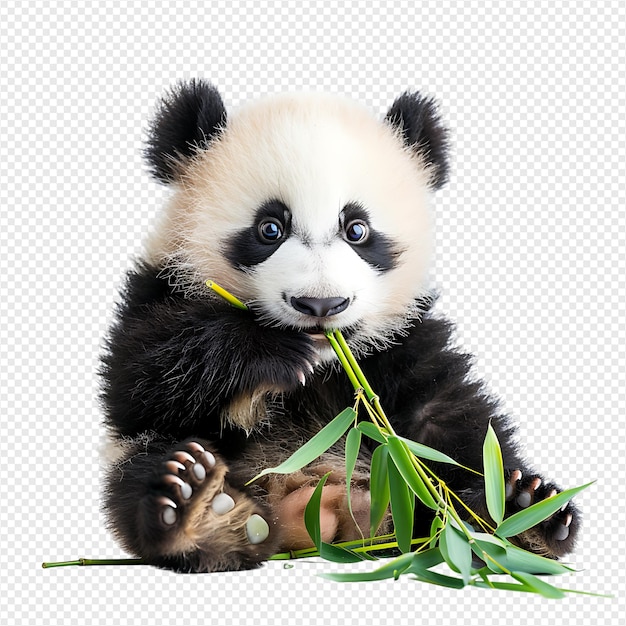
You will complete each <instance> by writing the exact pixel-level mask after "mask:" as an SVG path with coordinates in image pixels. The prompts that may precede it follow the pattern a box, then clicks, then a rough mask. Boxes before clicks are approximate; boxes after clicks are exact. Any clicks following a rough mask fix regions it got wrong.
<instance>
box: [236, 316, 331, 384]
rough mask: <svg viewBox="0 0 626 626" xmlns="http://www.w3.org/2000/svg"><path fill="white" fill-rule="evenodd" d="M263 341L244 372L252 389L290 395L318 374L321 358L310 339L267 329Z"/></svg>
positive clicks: (300, 333)
mask: <svg viewBox="0 0 626 626" xmlns="http://www.w3.org/2000/svg"><path fill="white" fill-rule="evenodd" d="M262 330H263V337H262V340H260V341H259V345H258V347H257V349H256V350H252V351H251V352H252V354H251V355H250V356H251V358H250V359H249V360H248V361H247V363H246V368H245V371H244V372H242V375H243V376H246V377H248V378H249V380H250V387H251V388H252V389H255V388H261V389H263V388H265V389H268V390H275V391H289V390H292V389H295V388H297V387H298V386H301V385H306V383H307V380H308V379H309V378H310V377H311V376H312V375H313V374H314V372H315V367H316V366H317V364H318V362H319V354H318V352H317V350H316V349H315V347H314V342H313V340H312V339H311V337H310V336H309V335H307V334H306V333H303V332H298V331H293V330H280V329H273V328H263V329H262Z"/></svg>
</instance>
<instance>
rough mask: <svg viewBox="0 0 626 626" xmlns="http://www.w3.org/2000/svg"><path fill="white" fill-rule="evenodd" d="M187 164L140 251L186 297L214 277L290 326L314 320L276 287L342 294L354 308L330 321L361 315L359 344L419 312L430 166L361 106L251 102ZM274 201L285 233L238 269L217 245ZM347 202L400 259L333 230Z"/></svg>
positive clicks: (292, 292) (290, 99)
mask: <svg viewBox="0 0 626 626" xmlns="http://www.w3.org/2000/svg"><path fill="white" fill-rule="evenodd" d="M183 171H184V175H183V180H182V182H181V183H180V184H179V185H178V187H177V189H176V191H175V193H174V196H173V198H172V200H171V202H170V204H169V206H168V207H167V209H166V213H165V215H164V218H163V220H162V222H161V224H160V226H159V228H158V230H157V231H156V233H155V234H154V236H153V237H152V238H151V240H150V241H149V244H148V258H149V260H150V261H152V262H155V263H164V262H165V263H167V264H168V265H169V266H170V267H171V268H172V269H174V270H176V273H177V275H178V276H179V281H180V280H181V279H180V276H182V283H183V284H181V285H180V287H181V288H183V289H184V290H185V291H187V292H188V293H189V294H190V295H195V296H198V295H200V296H204V295H205V294H206V295H208V292H207V290H206V288H205V287H204V282H205V281H206V280H207V279H209V278H210V279H212V280H214V281H215V282H217V283H218V284H221V285H222V286H223V287H225V288H226V289H228V290H229V291H231V292H232V293H234V294H235V295H236V296H237V297H239V298H240V299H241V300H243V301H244V302H246V303H249V304H252V305H253V306H254V307H255V310H257V311H260V313H261V316H262V318H263V319H264V320H265V321H266V322H268V323H271V324H277V325H281V324H284V325H296V326H297V325H306V324H310V322H307V321H306V320H305V319H304V318H305V317H306V316H303V315H302V314H300V313H298V312H297V311H296V310H295V309H293V308H292V307H290V306H289V305H288V302H285V300H284V298H283V294H286V295H287V297H288V299H289V298H290V297H291V296H296V297H297V296H308V297H335V296H341V297H348V298H350V299H351V303H352V304H351V306H349V307H348V308H347V309H346V310H345V311H344V312H342V313H340V314H338V315H335V316H332V317H331V318H329V320H328V321H329V322H332V324H333V326H335V327H345V326H349V325H352V324H354V323H357V322H358V323H360V325H361V329H362V335H363V339H364V343H365V344H367V343H374V342H376V341H377V340H379V341H387V340H389V338H390V337H392V335H393V334H394V332H396V331H397V330H399V329H401V328H402V327H403V326H405V325H406V323H407V320H408V319H410V318H412V317H414V316H415V315H416V310H415V299H416V298H420V297H422V296H423V294H424V290H423V279H424V276H425V273H426V268H427V263H428V260H429V256H430V249H431V243H430V215H429V211H428V206H427V205H428V182H429V172H428V169H427V167H426V166H425V165H424V163H423V162H422V161H421V160H420V159H419V157H417V156H416V155H415V153H413V152H411V151H409V150H408V149H406V148H405V146H404V144H403V142H402V140H401V138H400V137H399V136H398V135H397V134H396V133H395V132H394V131H393V129H392V128H391V127H390V126H389V125H387V124H386V123H383V122H379V121H377V120H376V119H374V118H373V117H372V116H371V115H370V114H369V113H368V112H367V111H366V110H365V109H363V108H362V107H361V106H359V105H357V104H355V103H353V102H351V101H348V100H344V99H341V98H337V97H333V96H327V95H319V94H306V95H283V96H276V97H273V98H269V99H266V100H262V101H260V102H256V103H252V104H249V105H247V106H245V107H244V108H242V109H241V110H240V111H239V112H237V113H236V114H234V115H232V116H231V117H230V118H229V121H228V124H227V126H226V128H225V129H224V131H223V133H222V134H221V135H220V137H219V139H217V140H215V141H213V142H212V143H210V144H209V146H208V147H207V148H206V149H201V150H199V151H198V153H197V154H196V156H195V157H194V158H193V159H192V160H191V162H190V163H189V165H188V167H185V168H184V170H183ZM271 199H279V200H281V201H282V202H284V203H285V204H286V205H287V206H288V207H289V208H290V210H291V212H292V230H293V234H292V236H291V237H289V239H287V240H286V241H285V242H284V243H283V244H282V245H281V246H280V248H279V249H278V251H277V252H276V253H275V254H274V255H273V256H271V257H270V258H269V259H267V260H266V261H265V262H263V263H261V264H259V265H257V266H256V267H254V268H253V269H252V270H251V271H249V272H242V271H239V270H235V269H234V268H233V267H232V266H231V265H230V263H229V261H228V260H227V259H226V258H225V257H224V254H223V248H222V244H223V243H224V242H226V241H228V240H229V238H230V237H231V236H232V235H233V234H234V233H235V232H237V231H239V230H240V229H242V228H244V227H246V226H249V225H250V224H251V223H252V219H253V216H254V214H255V212H256V210H257V209H258V208H259V206H260V205H261V204H263V202H265V201H267V200H271ZM349 202H358V203H360V204H362V205H363V206H364V207H365V208H366V209H367V210H368V212H369V214H370V217H371V225H372V227H373V228H374V229H376V230H378V231H380V232H382V233H384V234H385V235H386V236H387V237H390V238H391V239H393V240H394V241H395V242H396V243H397V245H398V247H399V248H400V249H401V250H402V251H403V252H402V255H401V257H400V259H399V263H398V265H397V267H396V268H394V269H393V270H391V271H389V272H386V273H381V272H380V271H377V270H375V269H374V268H372V267H371V266H370V265H368V264H367V263H365V262H364V261H363V260H362V259H361V258H360V257H359V256H358V255H357V254H356V252H355V251H354V249H352V248H351V246H350V244H348V243H346V242H345V241H343V240H342V239H341V238H339V237H338V236H337V231H338V222H339V214H340V212H341V210H342V208H343V207H344V206H345V205H346V204H347V203H349ZM304 240H306V245H305V243H304ZM357 343H358V342H357Z"/></svg>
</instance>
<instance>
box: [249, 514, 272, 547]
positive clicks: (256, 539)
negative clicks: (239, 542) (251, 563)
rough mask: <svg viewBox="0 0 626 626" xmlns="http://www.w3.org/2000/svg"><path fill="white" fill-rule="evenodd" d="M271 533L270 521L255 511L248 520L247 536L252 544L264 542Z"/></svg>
mask: <svg viewBox="0 0 626 626" xmlns="http://www.w3.org/2000/svg"><path fill="white" fill-rule="evenodd" d="M269 534H270V527H269V525H268V523H267V522H266V521H265V520H264V519H263V518H262V517H261V516H260V515H257V514H256V513H254V514H253V515H251V516H250V517H249V518H248V521H247V522H246V536H247V537H248V541H249V542H250V543H252V544H258V543H263V542H264V541H265V540H266V539H267V538H268V536H269Z"/></svg>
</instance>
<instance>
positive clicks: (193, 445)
mask: <svg viewBox="0 0 626 626" xmlns="http://www.w3.org/2000/svg"><path fill="white" fill-rule="evenodd" d="M187 447H188V448H189V449H190V450H193V451H194V452H204V451H205V450H204V448H203V447H202V446H201V445H200V444H199V443H198V442H197V441H189V442H188V443H187Z"/></svg>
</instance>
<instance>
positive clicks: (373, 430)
mask: <svg viewBox="0 0 626 626" xmlns="http://www.w3.org/2000/svg"><path fill="white" fill-rule="evenodd" d="M356 427H357V428H358V429H359V430H360V431H361V432H362V433H363V434H364V435H365V436H366V437H369V438H370V439H373V440H374V441H377V442H378V443H385V441H386V439H385V437H384V436H383V435H382V433H381V432H380V430H378V428H377V427H376V426H375V425H374V424H372V422H359V423H358V424H357V426H356Z"/></svg>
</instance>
